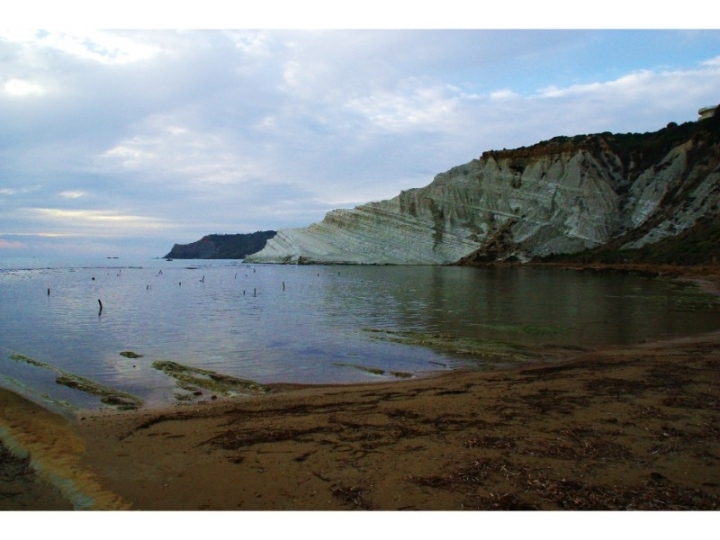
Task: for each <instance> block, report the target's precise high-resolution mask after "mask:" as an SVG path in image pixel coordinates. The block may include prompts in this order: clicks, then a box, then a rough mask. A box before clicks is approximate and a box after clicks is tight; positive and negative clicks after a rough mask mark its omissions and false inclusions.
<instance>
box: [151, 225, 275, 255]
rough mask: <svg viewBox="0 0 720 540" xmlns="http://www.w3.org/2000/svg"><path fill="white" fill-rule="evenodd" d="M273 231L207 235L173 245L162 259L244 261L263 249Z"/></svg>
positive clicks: (273, 233) (273, 234)
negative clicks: (196, 239)
mask: <svg viewBox="0 0 720 540" xmlns="http://www.w3.org/2000/svg"><path fill="white" fill-rule="evenodd" d="M275 234H276V232H275V231H258V232H254V233H250V234H209V235H207V236H204V237H202V238H201V239H200V240H198V241H197V242H193V243H191V244H175V245H174V246H173V248H172V250H170V253H168V254H167V255H165V257H163V258H164V259H244V258H245V257H246V256H248V255H251V254H252V253H256V252H258V251H260V250H261V249H262V248H264V247H265V244H266V243H267V241H268V240H269V239H271V238H272V237H273V236H275Z"/></svg>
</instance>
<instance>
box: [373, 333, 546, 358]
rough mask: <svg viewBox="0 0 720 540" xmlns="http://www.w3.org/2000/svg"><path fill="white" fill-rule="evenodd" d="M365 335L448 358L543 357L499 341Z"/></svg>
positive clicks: (409, 334)
mask: <svg viewBox="0 0 720 540" xmlns="http://www.w3.org/2000/svg"><path fill="white" fill-rule="evenodd" d="M365 331H366V332H368V333H370V334H371V335H372V338H373V339H377V340H380V341H389V342H391V343H401V344H403V345H420V346H423V347H428V348H431V349H433V350H436V351H440V352H444V353H450V354H460V355H467V356H474V357H479V358H491V359H495V360H503V361H513V362H518V361H525V360H537V359H540V358H542V357H543V354H541V353H540V352H538V351H534V350H531V349H529V348H527V347H524V346H522V345H518V344H514V343H506V342H502V341H493V340H486V339H472V338H463V337H456V336H452V335H447V334H434V333H429V332H410V331H393V330H381V329H373V328H370V329H365Z"/></svg>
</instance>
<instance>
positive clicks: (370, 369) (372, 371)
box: [333, 362, 385, 375]
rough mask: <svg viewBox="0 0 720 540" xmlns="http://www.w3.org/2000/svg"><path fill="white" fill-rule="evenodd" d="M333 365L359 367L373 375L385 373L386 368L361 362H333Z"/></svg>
mask: <svg viewBox="0 0 720 540" xmlns="http://www.w3.org/2000/svg"><path fill="white" fill-rule="evenodd" d="M333 366H337V367H349V368H353V369H359V370H360V371H364V372H365V373H370V374H372V375H385V370H384V369H379V368H373V367H367V366H361V365H360V364H348V363H345V362H333Z"/></svg>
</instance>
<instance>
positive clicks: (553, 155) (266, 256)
mask: <svg viewBox="0 0 720 540" xmlns="http://www.w3.org/2000/svg"><path fill="white" fill-rule="evenodd" d="M719 206H720V118H718V116H717V115H716V116H715V117H712V118H710V119H708V120H703V121H699V122H688V123H686V124H683V125H681V126H677V125H674V124H669V125H668V127H666V128H664V129H662V130H660V131H658V132H654V133H646V134H622V135H613V134H610V133H603V134H597V135H588V136H585V135H581V136H576V137H573V138H568V137H557V138H555V139H552V140H550V141H544V142H542V143H539V144H537V145H534V146H532V147H529V148H520V149H516V150H509V151H500V152H485V153H484V154H483V155H482V156H481V157H480V158H479V159H474V160H472V161H471V162H469V163H467V164H465V165H461V166H459V167H454V168H453V169H451V170H449V171H447V172H445V173H442V174H438V175H437V176H436V177H435V179H434V180H433V182H432V183H431V184H429V185H428V186H426V187H424V188H420V189H411V190H408V191H403V192H401V193H400V195H398V196H397V197H395V198H393V199H390V200H387V201H381V202H375V203H370V204H366V205H363V206H359V207H356V208H354V209H352V210H333V211H332V212H329V213H328V214H327V215H326V216H325V219H324V220H323V221H322V222H321V223H317V224H313V225H311V226H309V227H307V228H304V229H286V230H280V231H278V234H277V235H276V236H275V237H274V238H272V239H271V240H270V241H268V243H267V245H266V246H265V248H264V249H262V250H261V251H259V252H258V253H255V254H254V255H251V256H249V257H247V258H246V260H247V261H252V262H271V263H321V264H328V263H329V264H332V263H350V264H443V263H452V262H456V261H458V260H459V259H462V258H464V260H465V261H466V262H482V261H490V260H507V259H511V260H521V261H527V260H530V259H533V258H538V257H544V256H548V255H551V254H557V253H574V252H579V251H582V250H587V249H591V248H595V247H597V246H602V245H604V244H607V243H608V242H611V241H613V242H616V243H618V245H619V247H620V248H621V249H634V248H639V247H642V246H645V245H648V244H652V243H654V242H657V241H659V240H661V239H664V238H667V237H669V236H674V235H677V234H679V233H681V232H682V231H685V230H686V229H689V228H691V227H693V226H694V225H695V224H696V223H697V222H698V220H699V219H700V218H702V217H703V216H706V217H707V216H712V215H717V214H718V213H719Z"/></svg>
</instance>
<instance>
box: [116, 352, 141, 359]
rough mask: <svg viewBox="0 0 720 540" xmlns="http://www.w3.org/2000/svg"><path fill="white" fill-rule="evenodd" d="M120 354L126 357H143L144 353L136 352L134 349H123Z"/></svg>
mask: <svg viewBox="0 0 720 540" xmlns="http://www.w3.org/2000/svg"><path fill="white" fill-rule="evenodd" d="M120 356H124V357H125V358H142V357H143V355H142V354H138V353H134V352H132V351H123V352H121V353H120Z"/></svg>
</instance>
